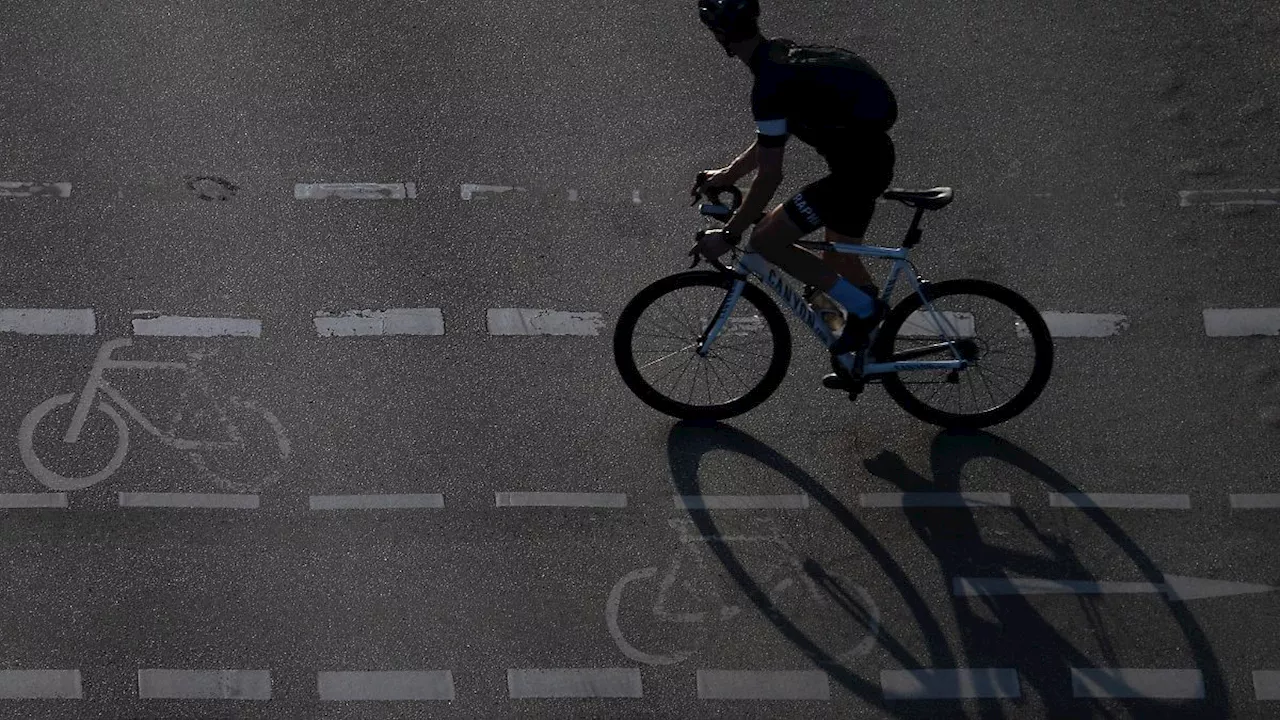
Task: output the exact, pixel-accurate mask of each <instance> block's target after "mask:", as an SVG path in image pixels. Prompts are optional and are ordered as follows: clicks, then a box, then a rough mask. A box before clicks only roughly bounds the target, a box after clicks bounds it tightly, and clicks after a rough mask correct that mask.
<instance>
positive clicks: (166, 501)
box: [120, 492, 258, 510]
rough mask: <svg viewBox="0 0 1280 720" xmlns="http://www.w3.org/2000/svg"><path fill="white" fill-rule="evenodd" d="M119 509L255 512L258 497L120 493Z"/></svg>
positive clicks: (244, 495) (246, 495)
mask: <svg viewBox="0 0 1280 720" xmlns="http://www.w3.org/2000/svg"><path fill="white" fill-rule="evenodd" d="M120 507H190V508H231V509H236V510H257V509H258V496H257V495H249V494H242V493H234V494H226V495H218V494H212V493H209V494H206V493H165V492H122V493H120Z"/></svg>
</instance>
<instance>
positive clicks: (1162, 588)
mask: <svg viewBox="0 0 1280 720" xmlns="http://www.w3.org/2000/svg"><path fill="white" fill-rule="evenodd" d="M1163 579H1164V582H1162V583H1152V582H1115V581H1106V580H1101V581H1100V580H1044V579H1041V578H967V577H957V578H954V579H953V580H952V588H951V589H952V594H954V595H955V596H957V597H976V596H981V595H987V596H995V595H1108V594H1163V595H1164V596H1165V597H1166V598H1168V599H1169V600H1170V601H1171V602H1173V601H1183V602H1185V601H1187V600H1200V599H1203V598H1211V597H1227V596H1231V595H1251V594H1257V593H1265V592H1271V591H1272V590H1274V589H1275V588H1273V587H1270V586H1267V585H1255V584H1252V583H1242V582H1233V581H1229V580H1209V579H1205V578H1192V577H1183V576H1180V575H1164V576H1163Z"/></svg>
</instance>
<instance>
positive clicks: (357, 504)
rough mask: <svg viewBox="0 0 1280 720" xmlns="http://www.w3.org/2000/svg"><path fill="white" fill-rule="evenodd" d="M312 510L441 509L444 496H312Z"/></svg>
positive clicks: (429, 494) (430, 494)
mask: <svg viewBox="0 0 1280 720" xmlns="http://www.w3.org/2000/svg"><path fill="white" fill-rule="evenodd" d="M310 507H311V509H312V510H409V509H413V508H442V507H444V495H439V494H432V493H426V494H417V495H395V494H386V495H312V496H311V498H310Z"/></svg>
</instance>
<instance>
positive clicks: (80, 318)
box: [0, 308, 98, 335]
mask: <svg viewBox="0 0 1280 720" xmlns="http://www.w3.org/2000/svg"><path fill="white" fill-rule="evenodd" d="M97 331H98V325H97V322H96V320H95V318H94V314H93V310H90V309H82V310H61V309H46V308H0V332H10V333H17V334H19V335H92V334H94V333H95V332H97Z"/></svg>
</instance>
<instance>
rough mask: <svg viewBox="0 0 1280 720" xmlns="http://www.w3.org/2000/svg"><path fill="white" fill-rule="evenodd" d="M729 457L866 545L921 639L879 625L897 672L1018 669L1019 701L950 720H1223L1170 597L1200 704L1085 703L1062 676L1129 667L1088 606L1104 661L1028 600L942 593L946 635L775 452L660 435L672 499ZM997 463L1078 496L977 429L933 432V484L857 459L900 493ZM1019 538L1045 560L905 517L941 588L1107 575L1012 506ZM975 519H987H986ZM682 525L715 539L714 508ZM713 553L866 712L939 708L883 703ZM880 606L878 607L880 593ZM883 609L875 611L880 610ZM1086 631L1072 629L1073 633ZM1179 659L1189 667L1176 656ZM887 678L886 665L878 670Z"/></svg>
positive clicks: (1134, 552)
mask: <svg viewBox="0 0 1280 720" xmlns="http://www.w3.org/2000/svg"><path fill="white" fill-rule="evenodd" d="M714 450H720V451H730V452H734V453H737V454H740V455H743V456H745V457H748V458H751V459H752V460H755V461H756V462H758V463H760V464H761V465H763V466H765V467H768V468H770V469H772V470H774V471H775V472H777V473H779V474H781V475H782V476H783V477H785V478H787V479H788V480H790V481H791V482H792V483H794V484H795V486H796V488H797V489H798V490H800V491H802V492H804V493H805V494H807V495H808V496H809V497H810V498H811V499H812V501H813V502H816V504H817V505H818V506H820V507H821V508H822V509H825V510H826V511H827V512H828V513H829V514H830V515H831V517H832V518H833V519H835V520H836V521H838V522H839V523H840V524H841V525H842V526H843V528H844V529H845V530H846V531H847V532H848V533H849V534H850V535H851V536H852V539H853V540H855V541H856V542H857V543H858V544H860V545H861V546H862V548H863V549H864V550H865V552H866V554H867V556H868V557H869V558H870V559H871V560H872V561H873V562H875V563H876V564H877V565H878V566H879V567H880V569H881V571H882V572H883V574H884V577H885V578H886V579H887V580H888V581H889V582H890V583H891V584H892V586H893V587H894V588H895V589H896V590H897V592H898V595H899V598H895V599H894V600H895V601H897V600H899V599H900V600H901V602H902V603H903V604H904V605H905V606H906V608H907V609H908V610H909V612H910V613H911V615H912V617H913V620H914V622H915V625H916V627H917V630H918V633H919V636H920V638H922V639H923V641H924V643H925V653H926V655H925V657H919V656H918V655H917V654H916V652H915V651H913V650H911V649H908V648H907V647H906V646H905V645H904V643H903V642H902V641H901V640H899V639H898V638H896V637H895V636H894V634H893V630H892V628H885V627H881V628H880V635H879V637H878V643H879V645H880V647H881V648H882V649H883V650H885V651H887V652H888V654H889V655H890V656H891V657H892V658H893V660H894V661H895V662H896V663H897V665H898V666H899V667H902V668H905V669H925V668H962V667H975V668H976V667H1002V668H1012V669H1015V670H1016V671H1017V672H1018V676H1019V678H1020V681H1021V694H1022V698H1023V699H1015V700H1005V701H994V700H993V701H969V703H970V704H968V705H966V706H965V707H966V708H968V707H972V708H973V709H974V711H973V713H971V714H970V713H967V712H965V711H963V710H961V709H959V706H956V705H951V707H952V708H956V709H955V711H954V714H951V715H948V716H955V717H969V716H972V717H980V718H1002V717H1006V716H1008V715H1009V712H1008V706H1007V705H1002V704H1001V702H1004V703H1009V702H1013V703H1016V704H1023V703H1025V698H1026V696H1027V695H1029V694H1032V693H1034V694H1035V695H1036V696H1038V697H1039V698H1040V700H1041V702H1043V703H1044V704H1045V707H1046V708H1047V709H1050V710H1053V711H1057V712H1061V711H1068V712H1069V714H1070V715H1071V716H1072V717H1113V716H1114V717H1161V718H1172V717H1186V718H1192V717H1194V718H1218V717H1221V718H1225V717H1230V716H1231V709H1230V705H1229V700H1228V696H1227V687H1226V681H1225V679H1224V676H1223V673H1222V669H1221V667H1220V666H1219V664H1218V662H1217V660H1216V658H1215V657H1214V655H1213V653H1212V651H1211V648H1210V646H1209V643H1208V641H1207V639H1206V638H1205V636H1204V633H1203V631H1202V630H1201V629H1200V627H1199V625H1198V623H1197V622H1196V620H1195V618H1194V617H1193V616H1192V615H1191V613H1190V612H1188V611H1187V608H1186V607H1184V606H1183V605H1181V604H1180V603H1178V602H1176V601H1168V600H1165V601H1163V602H1164V604H1165V607H1166V609H1167V610H1168V612H1169V614H1170V616H1171V617H1172V620H1173V621H1174V625H1175V626H1176V627H1177V629H1178V630H1179V631H1180V633H1181V635H1182V638H1183V640H1184V641H1185V642H1184V644H1185V646H1186V647H1188V648H1189V649H1190V650H1191V653H1192V657H1193V658H1194V662H1195V663H1196V666H1197V667H1198V669H1199V670H1200V671H1201V672H1202V673H1203V677H1204V686H1205V699H1204V700H1195V701H1190V703H1191V704H1186V703H1183V702H1179V701H1167V702H1165V701H1158V700H1108V701H1105V702H1104V701H1099V700H1089V699H1077V698H1075V697H1074V696H1073V690H1072V678H1071V670H1072V668H1090V667H1095V666H1103V667H1124V666H1126V663H1124V662H1123V659H1122V658H1120V657H1117V656H1116V654H1115V652H1114V648H1112V647H1111V646H1110V644H1109V640H1108V633H1107V632H1106V630H1107V629H1106V628H1105V627H1104V626H1103V621H1102V619H1101V617H1100V613H1099V612H1098V608H1099V605H1100V604H1101V603H1100V602H1099V598H1097V597H1082V598H1080V600H1079V605H1080V607H1081V608H1082V610H1083V612H1084V615H1085V617H1086V620H1087V622H1088V624H1089V628H1088V630H1090V631H1092V632H1093V633H1094V637H1096V638H1097V642H1098V644H1099V645H1100V646H1101V647H1102V652H1103V653H1104V655H1105V656H1106V658H1105V662H1098V661H1097V660H1096V659H1092V658H1091V657H1089V656H1088V655H1086V653H1085V652H1084V651H1082V650H1080V649H1078V648H1077V647H1076V646H1075V645H1074V644H1073V643H1072V641H1071V640H1070V639H1068V638H1067V637H1065V636H1064V635H1063V633H1062V631H1061V630H1060V629H1059V628H1058V627H1055V626H1054V624H1053V622H1052V621H1051V620H1050V619H1048V618H1046V617H1044V616H1043V615H1042V614H1041V613H1040V612H1039V611H1038V610H1037V609H1036V608H1035V607H1034V606H1033V605H1032V604H1031V603H1030V602H1028V601H1027V599H1026V598H1025V597H1022V596H1019V595H1001V596H977V597H957V596H954V595H953V594H952V588H951V587H950V585H948V586H947V587H946V588H945V590H944V592H945V593H946V597H948V598H950V599H951V610H952V612H953V615H954V619H950V618H948V619H946V620H945V621H950V622H953V623H954V626H955V627H956V628H957V630H955V631H954V632H953V631H950V626H948V627H945V628H944V625H943V622H945V621H944V620H940V619H939V618H938V617H937V614H936V611H935V609H934V608H936V607H937V601H936V596H937V594H938V593H937V589H931V595H933V596H934V597H935V600H934V605H933V607H931V606H930V602H929V601H928V600H927V599H926V598H925V597H924V596H923V595H922V594H921V592H920V590H919V589H918V588H917V587H916V586H915V585H913V584H912V582H911V581H910V580H908V579H907V577H906V575H905V573H904V572H903V571H902V569H901V567H900V566H899V563H898V561H897V560H895V559H894V556H893V553H892V552H891V551H890V549H889V548H887V547H886V546H885V545H884V544H883V543H881V542H880V540H879V539H878V538H877V537H876V536H875V534H874V533H873V532H872V531H871V530H870V529H869V528H867V527H866V526H865V525H863V524H862V522H861V521H860V520H859V518H858V516H857V514H855V513H854V511H853V510H851V509H850V508H849V507H847V506H846V505H845V504H844V503H843V502H842V501H841V500H840V499H839V498H837V497H836V496H834V495H833V494H832V493H831V492H830V491H829V490H827V489H826V488H825V487H823V485H822V484H821V483H819V482H818V480H817V479H815V478H814V477H813V476H811V475H810V474H809V473H808V472H806V471H805V470H803V469H802V468H800V467H799V466H797V465H796V464H795V463H793V462H791V461H790V460H789V459H788V458H786V457H785V456H783V455H781V454H780V453H778V452H777V451H776V450H774V449H773V448H771V447H769V446H768V445H766V444H764V443H762V442H760V441H759V440H757V439H755V438H754V437H752V436H751V435H749V434H747V433H745V432H742V431H740V430H737V429H734V428H732V427H729V426H726V425H720V424H695V423H687V422H681V423H677V424H676V425H675V426H674V427H673V428H672V430H671V432H670V433H669V435H668V461H669V463H670V467H671V474H672V479H673V483H674V484H675V486H676V489H677V491H678V492H679V493H680V494H681V495H700V494H702V491H701V488H700V484H699V479H698V470H699V464H700V462H701V458H702V456H703V455H705V454H706V453H708V452H711V451H714ZM981 458H987V459H994V460H998V461H1001V462H1003V463H1006V464H1007V465H1009V466H1011V467H1013V468H1016V469H1018V470H1020V471H1022V472H1024V473H1026V474H1027V475H1029V476H1030V477H1031V478H1033V479H1034V480H1035V481H1036V482H1038V483H1039V484H1040V486H1041V487H1039V488H1037V490H1044V491H1046V492H1047V491H1052V492H1059V493H1070V492H1079V489H1078V488H1076V487H1075V486H1074V484H1073V483H1072V482H1071V481H1070V480H1068V479H1067V478H1066V477H1064V476H1063V475H1061V474H1060V473H1058V472H1057V471H1055V470H1054V469H1053V468H1051V467H1049V466H1048V465H1046V464H1045V463H1043V462H1042V461H1040V460H1039V459H1037V458H1036V457H1035V456H1034V455H1032V454H1030V453H1028V452H1027V451H1025V450H1023V449H1022V448H1020V447H1018V446H1017V445H1014V444H1013V443H1010V442H1008V441H1006V440H1003V439H1001V438H998V437H996V436H994V435H991V434H988V433H983V432H955V431H944V432H941V433H939V434H938V436H937V437H935V439H934V442H933V446H932V449H931V473H932V475H933V477H932V478H926V477H923V476H921V475H920V474H918V473H916V472H914V471H912V470H910V469H909V468H907V467H906V466H905V464H904V463H903V462H902V460H901V458H899V457H898V456H897V455H894V454H892V453H887V452H886V453H882V454H881V455H880V456H878V457H877V458H874V459H872V460H869V461H867V462H866V467H867V470H869V471H870V472H871V473H872V474H873V475H875V476H877V477H880V478H881V479H884V480H887V481H889V482H892V483H894V484H895V485H896V486H898V487H899V488H900V489H901V490H902V491H903V492H913V491H942V492H958V491H960V489H961V488H960V487H959V485H960V479H961V477H962V473H963V470H964V467H965V465H966V464H967V463H969V462H971V461H974V460H977V459H981ZM1010 511H1011V512H1012V514H1013V516H1014V517H1015V518H1017V521H1018V523H1019V524H1021V525H1022V526H1023V527H1024V528H1025V530H1026V532H1029V533H1031V534H1032V535H1033V536H1034V537H1036V538H1038V539H1039V540H1040V541H1041V542H1042V544H1043V547H1044V548H1046V549H1047V550H1048V551H1049V554H1048V556H1047V557H1046V556H1036V555H1031V554H1028V553H1024V552H1022V551H1021V550H1020V549H1019V550H1011V549H1009V548H1005V547H998V546H993V545H989V544H986V543H985V542H984V541H983V539H982V534H981V532H980V531H979V525H978V518H976V517H975V515H974V513H973V511H972V510H970V509H967V508H947V509H912V510H909V511H907V512H906V513H905V514H906V519H907V521H908V523H909V524H910V526H911V528H912V529H913V530H914V532H915V533H916V534H917V536H918V537H919V538H920V539H921V541H922V542H923V543H924V545H925V547H927V548H928V549H929V551H930V552H932V554H933V555H934V556H935V557H936V558H937V560H938V565H939V568H940V570H941V571H942V574H943V576H944V577H945V578H947V582H948V583H950V582H951V579H952V578H957V577H975V576H976V577H984V578H1000V577H1032V578H1046V579H1069V580H1084V581H1089V580H1105V579H1109V578H1094V577H1093V575H1092V574H1091V572H1090V571H1089V570H1088V569H1087V568H1086V567H1084V563H1083V562H1082V561H1081V559H1080V558H1079V557H1078V556H1077V555H1076V554H1075V552H1074V551H1073V549H1072V547H1071V545H1070V543H1064V542H1061V541H1059V540H1057V539H1056V538H1054V537H1053V535H1052V533H1050V532H1045V531H1043V530H1041V529H1040V528H1039V527H1038V526H1037V524H1036V522H1035V521H1034V520H1033V519H1032V518H1031V517H1030V515H1029V514H1028V513H1027V512H1026V511H1025V510H1024V509H1022V508H1012V509H1010ZM983 512H990V511H989V510H984V511H983ZM1072 512H1077V513H1083V515H1084V516H1085V517H1086V518H1087V519H1088V520H1089V521H1091V522H1093V523H1094V524H1096V525H1097V528H1098V529H1099V530H1100V531H1101V532H1102V533H1103V534H1104V535H1105V536H1106V537H1107V538H1108V539H1109V540H1110V541H1111V542H1112V543H1113V544H1114V546H1115V547H1116V548H1118V549H1119V550H1120V551H1121V552H1122V553H1123V554H1124V555H1125V556H1126V557H1128V558H1129V561H1130V562H1131V563H1132V565H1133V567H1135V568H1136V569H1137V570H1138V571H1139V572H1140V573H1141V575H1142V576H1143V579H1144V580H1146V581H1147V582H1150V583H1152V584H1156V585H1161V584H1163V583H1164V576H1163V575H1162V573H1161V572H1160V570H1159V568H1157V567H1156V566H1155V564H1154V562H1153V561H1152V560H1151V558H1150V557H1149V556H1148V555H1147V554H1146V552H1145V551H1143V550H1142V548H1141V547H1140V546H1139V545H1138V544H1137V543H1136V542H1135V541H1134V540H1133V539H1132V538H1130V537H1128V536H1127V535H1126V534H1125V532H1124V531H1123V530H1122V529H1121V528H1120V527H1119V526H1118V525H1117V524H1116V523H1115V522H1114V521H1112V520H1111V519H1110V518H1108V517H1107V516H1106V514H1105V512H1104V511H1102V510H1084V511H1072ZM688 513H689V517H690V519H691V521H692V522H693V524H694V525H695V527H696V528H697V529H698V531H699V532H700V533H701V534H702V535H703V536H706V537H718V536H720V535H721V534H722V533H721V531H720V529H719V528H718V527H717V524H716V521H715V518H714V517H713V515H714V513H713V512H709V511H704V510H689V511H688ZM709 548H710V549H711V551H712V554H713V556H714V557H715V558H716V559H717V560H718V561H719V562H720V563H721V564H722V565H723V567H724V569H725V571H726V573H727V574H728V576H729V577H730V579H731V580H732V582H733V583H735V584H736V585H737V587H738V589H739V590H740V591H741V593H742V595H743V597H744V598H745V599H746V600H747V601H748V602H750V603H751V605H753V606H754V608H755V609H756V610H757V611H758V612H759V613H760V615H761V616H762V617H764V618H765V619H767V620H768V622H770V623H771V624H772V625H773V626H774V627H775V629H776V630H777V631H778V632H779V633H780V634H781V635H782V636H783V637H784V638H786V639H787V640H788V641H789V642H791V643H792V644H793V645H794V646H795V647H797V648H798V649H799V650H801V651H802V652H803V653H804V654H805V655H806V657H808V658H809V660H810V661H811V662H813V663H814V665H815V666H816V667H817V668H819V669H821V670H823V671H824V672H826V673H827V675H828V676H829V677H830V678H831V679H832V680H834V681H835V682H838V683H840V684H841V685H842V686H843V687H845V688H846V689H847V690H849V691H850V692H852V693H853V694H855V695H857V696H858V697H860V698H861V699H863V700H864V701H866V702H867V703H868V704H871V705H874V706H877V707H880V708H882V709H883V710H885V711H886V712H889V713H891V714H893V715H895V716H898V717H938V716H939V707H938V706H937V704H936V703H931V702H908V701H886V700H885V699H884V695H883V692H882V689H881V686H880V682H879V671H880V670H881V669H882V668H881V667H861V668H857V669H855V668H854V667H851V666H850V664H849V663H847V662H843V661H841V660H838V659H836V658H833V657H831V656H830V655H828V654H827V653H825V652H824V651H823V649H822V645H821V638H815V637H811V636H809V635H807V634H806V632H805V631H804V630H803V629H801V628H800V627H799V625H798V623H796V622H795V621H794V619H792V618H789V617H788V616H787V615H786V614H785V613H782V612H780V611H779V610H778V609H777V608H776V607H774V606H773V604H772V603H771V601H770V597H769V595H768V593H767V591H766V590H765V588H764V587H762V585H761V584H760V583H759V582H758V580H757V579H756V578H753V576H752V574H751V573H750V572H748V570H747V569H746V566H745V565H744V563H743V562H742V560H741V558H738V557H737V556H736V555H735V554H734V551H733V548H732V547H731V546H730V545H729V544H727V543H710V544H709ZM806 571H808V572H809V573H810V574H811V575H813V576H815V577H818V578H821V576H822V574H823V570H822V568H821V566H820V564H819V563H818V562H817V561H815V560H813V559H810V560H808V561H806ZM819 584H820V585H823V586H824V587H827V588H828V591H829V592H831V593H832V594H833V596H834V597H836V599H837V600H839V599H840V597H841V596H844V597H846V598H847V599H848V600H849V602H845V603H840V602H837V603H836V604H837V605H840V606H842V607H844V609H846V610H847V612H848V613H849V615H850V622H859V621H861V620H862V618H863V615H864V613H863V611H862V609H860V608H858V607H856V603H854V602H852V596H851V595H849V594H848V593H842V592H841V591H840V588H839V587H838V586H835V587H832V586H831V583H823V582H821V580H819ZM882 599H884V600H887V598H882ZM882 604H883V603H882ZM1081 629H1083V628H1081ZM957 634H958V637H959V643H960V646H959V647H954V648H953V647H952V646H951V645H949V644H948V641H947V638H948V637H956V636H957ZM1185 662H1188V661H1184V663H1185ZM883 669H893V668H883Z"/></svg>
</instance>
